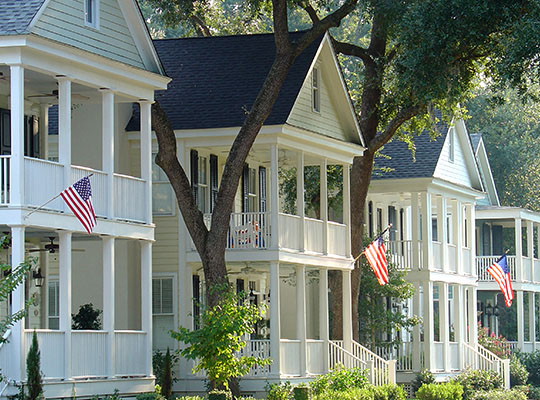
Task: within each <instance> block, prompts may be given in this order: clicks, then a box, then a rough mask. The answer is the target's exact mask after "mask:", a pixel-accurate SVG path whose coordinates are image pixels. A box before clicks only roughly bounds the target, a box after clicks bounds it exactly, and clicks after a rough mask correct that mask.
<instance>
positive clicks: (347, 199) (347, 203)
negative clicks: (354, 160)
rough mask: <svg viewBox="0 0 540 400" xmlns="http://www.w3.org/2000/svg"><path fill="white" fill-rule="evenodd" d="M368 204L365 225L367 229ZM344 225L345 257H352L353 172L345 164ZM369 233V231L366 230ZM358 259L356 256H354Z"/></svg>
mask: <svg viewBox="0 0 540 400" xmlns="http://www.w3.org/2000/svg"><path fill="white" fill-rule="evenodd" d="M367 219H368V213H367V202H366V214H365V218H364V223H365V225H366V227H367ZM343 223H344V224H345V225H346V227H347V228H346V229H347V231H346V232H347V234H346V237H345V255H346V256H347V257H348V256H350V255H351V170H350V166H349V165H348V164H343ZM364 232H367V229H366V230H364ZM354 257H356V254H355V255H354Z"/></svg>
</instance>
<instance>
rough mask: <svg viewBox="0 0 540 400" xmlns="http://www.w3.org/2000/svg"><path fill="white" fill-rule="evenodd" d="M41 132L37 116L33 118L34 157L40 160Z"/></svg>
mask: <svg viewBox="0 0 540 400" xmlns="http://www.w3.org/2000/svg"><path fill="white" fill-rule="evenodd" d="M40 135H41V132H40V131H39V118H38V117H36V116H35V115H33V116H32V145H33V146H32V157H35V158H39V155H40V147H39V145H40V143H39V137H40Z"/></svg>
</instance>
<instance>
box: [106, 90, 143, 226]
mask: <svg viewBox="0 0 540 400" xmlns="http://www.w3.org/2000/svg"><path fill="white" fill-rule="evenodd" d="M101 106H102V121H101V123H102V134H101V135H102V142H103V144H102V152H101V168H102V169H103V172H105V173H106V174H107V217H108V218H114V204H115V199H114V192H115V190H114V93H113V92H112V91H111V90H109V89H102V90H101ZM141 128H142V125H141ZM141 132H142V129H141ZM141 136H142V134H141ZM141 144H142V141H141ZM141 154H142V145H141ZM141 167H142V157H141Z"/></svg>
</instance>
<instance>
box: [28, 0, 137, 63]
mask: <svg viewBox="0 0 540 400" xmlns="http://www.w3.org/2000/svg"><path fill="white" fill-rule="evenodd" d="M99 22H100V29H99V30H95V29H92V28H90V27H87V26H86V25H85V23H84V3H83V1H82V0H52V1H51V2H49V4H48V5H47V8H46V9H45V11H44V12H43V14H42V15H41V17H40V19H39V21H38V22H37V23H36V26H35V27H34V29H33V31H32V32H33V33H35V34H36V35H39V36H43V37H46V38H48V39H52V40H55V41H58V42H61V43H65V44H68V45H70V46H74V47H77V48H80V49H82V50H86V51H88V52H91V53H94V54H98V55H101V56H104V57H107V58H111V59H113V60H116V61H120V62H123V63H126V64H129V65H132V66H135V67H139V68H144V64H143V62H142V59H141V57H140V55H139V52H138V50H137V47H136V45H135V42H134V41H133V39H132V37H131V33H130V31H129V28H128V26H127V24H126V21H125V20H124V17H123V15H122V11H121V10H120V8H119V6H118V3H117V1H116V0H101V1H100V14H99Z"/></svg>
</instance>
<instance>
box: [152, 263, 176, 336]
mask: <svg viewBox="0 0 540 400" xmlns="http://www.w3.org/2000/svg"><path fill="white" fill-rule="evenodd" d="M167 278H169V279H172V287H173V292H172V313H166V314H154V312H153V310H152V317H154V315H156V316H160V315H173V317H174V326H178V276H177V274H176V272H154V273H152V280H153V279H167Z"/></svg>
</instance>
